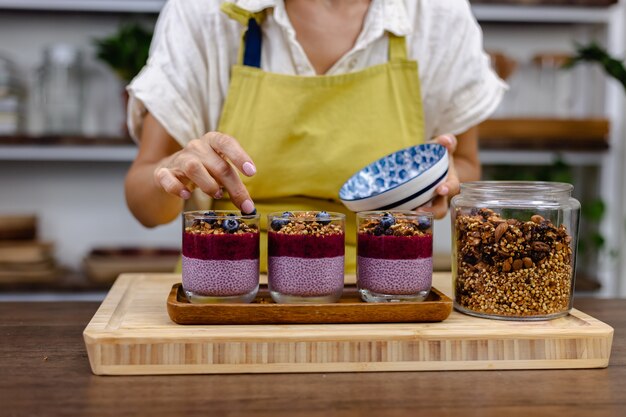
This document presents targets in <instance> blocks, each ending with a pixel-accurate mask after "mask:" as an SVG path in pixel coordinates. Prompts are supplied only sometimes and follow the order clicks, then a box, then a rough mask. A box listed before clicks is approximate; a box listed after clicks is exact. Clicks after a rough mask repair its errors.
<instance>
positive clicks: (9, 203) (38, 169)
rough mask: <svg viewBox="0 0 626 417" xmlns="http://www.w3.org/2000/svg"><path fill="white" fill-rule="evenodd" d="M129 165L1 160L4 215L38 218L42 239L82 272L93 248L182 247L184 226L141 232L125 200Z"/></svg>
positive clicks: (0, 204)
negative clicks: (82, 265) (126, 174)
mask: <svg viewBox="0 0 626 417" xmlns="http://www.w3.org/2000/svg"><path fill="white" fill-rule="evenodd" d="M127 166H128V164H127V163H108V162H107V163H99V162H90V163H82V162H81V163H78V162H38V163H26V162H1V163H0V213H3V214H11V213H13V214H15V213H24V214H31V213H34V214H37V216H38V218H39V231H40V238H41V239H42V240H45V241H52V242H54V243H55V249H56V250H55V253H56V256H57V259H58V260H59V261H60V262H61V263H62V264H63V265H65V266H69V267H72V268H79V267H80V262H81V260H82V259H83V257H84V256H85V255H86V254H87V253H88V252H89V250H90V249H91V248H92V247H94V246H107V245H110V246H115V247H119V246H150V247H174V248H176V247H179V246H180V230H181V229H180V223H179V222H173V223H171V224H169V225H166V226H161V227H159V228H156V229H146V228H143V227H142V226H141V225H140V224H139V223H137V221H136V220H135V219H134V218H133V217H132V216H131V214H130V212H129V211H128V210H127V208H126V203H125V200H124V190H123V181H124V175H125V173H126V170H127Z"/></svg>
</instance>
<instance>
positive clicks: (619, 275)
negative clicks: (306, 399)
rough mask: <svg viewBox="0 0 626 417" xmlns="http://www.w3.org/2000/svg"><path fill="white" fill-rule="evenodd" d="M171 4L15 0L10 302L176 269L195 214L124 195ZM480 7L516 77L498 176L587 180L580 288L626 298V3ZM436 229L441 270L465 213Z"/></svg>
mask: <svg viewBox="0 0 626 417" xmlns="http://www.w3.org/2000/svg"><path fill="white" fill-rule="evenodd" d="M163 3H164V0H0V300H1V299H8V298H12V299H16V298H20V297H21V298H22V299H24V298H26V297H28V298H30V299H33V298H34V299H38V298H39V299H54V298H56V297H64V298H73V299H89V298H102V296H103V294H104V293H103V291H105V290H106V289H107V288H108V287H109V286H110V285H111V283H112V281H113V280H114V278H115V277H116V276H117V274H118V273H119V272H121V271H146V272H151V271H171V270H172V268H173V266H174V264H175V262H176V259H177V252H178V249H179V246H180V224H179V223H178V222H174V223H172V224H170V225H167V226H163V227H160V228H157V229H151V230H149V229H144V228H143V227H142V226H140V225H139V224H138V223H137V222H136V221H135V220H134V219H133V218H132V216H131V215H130V213H129V212H128V210H127V208H126V204H125V200H124V192H123V180H124V176H125V173H126V171H127V169H128V167H129V165H130V163H131V161H132V160H133V157H134V155H135V153H136V147H135V145H134V144H133V143H132V141H131V140H130V139H129V138H128V135H127V132H126V129H125V100H126V98H125V94H124V85H125V84H126V83H127V81H128V79H130V78H132V76H133V75H134V74H135V73H136V71H137V70H138V68H140V67H141V65H142V63H143V61H142V60H145V54H146V53H147V47H148V45H149V41H150V37H151V33H152V30H153V27H154V24H155V21H156V18H157V15H158V12H159V10H160V8H161V7H162V6H163ZM472 8H473V11H474V14H475V16H476V18H477V19H478V21H479V23H480V24H481V26H482V28H483V31H484V43H485V48H486V49H487V50H488V52H489V54H490V57H491V62H492V65H493V66H494V68H495V69H496V70H497V72H498V73H499V74H500V76H501V77H503V78H505V79H506V81H507V82H508V83H509V85H510V91H509V92H508V94H507V96H506V97H505V99H504V102H503V103H502V105H501V106H500V108H499V109H498V110H497V112H496V114H494V116H493V118H492V119H491V120H488V121H487V122H485V123H484V124H482V125H481V126H480V136H481V159H482V161H483V165H484V175H483V176H484V179H529V180H548V181H565V182H570V183H573V184H574V186H575V194H576V195H575V197H577V198H578V199H579V200H580V201H581V203H582V207H583V209H582V212H583V214H582V220H581V229H580V238H579V241H580V247H579V256H578V265H577V267H578V269H577V278H576V279H577V282H576V285H577V288H576V290H577V293H579V294H580V293H585V294H586V295H593V296H598V297H615V296H622V297H624V296H626V274H624V273H623V271H624V269H625V267H626V244H625V243H626V204H625V202H626V195H625V194H626V193H625V192H624V185H623V183H624V177H625V175H624V174H625V172H624V171H625V169H624V165H625V164H624V162H625V159H626V147H625V146H624V140H625V138H624V136H625V134H626V132H624V116H626V114H625V108H624V97H625V94H626V93H625V90H624V84H622V83H624V82H626V74H624V73H622V72H620V68H621V66H620V61H621V60H622V59H623V57H624V53H625V52H626V33H625V31H624V26H625V24H626V13H625V10H626V3H625V2H623V1H617V0H547V1H542V0H500V1H488V0H483V1H477V0H476V1H472ZM604 54H608V55H604ZM575 56H579V57H584V58H585V59H584V60H581V62H578V63H576V64H575V65H570V66H571V68H570V69H564V66H565V65H567V64H568V63H570V64H571V62H572V58H573V57H575ZM609 57H612V58H614V59H615V60H610V58H609ZM597 62H604V64H605V66H606V67H607V68H604V67H603V66H602V65H600V64H598V63H597ZM607 69H608V72H607ZM620 77H621V82H622V83H620ZM435 234H436V236H435V240H436V259H437V261H436V264H437V268H438V269H446V268H449V264H450V225H449V219H445V220H442V221H439V222H437V224H436V228H435Z"/></svg>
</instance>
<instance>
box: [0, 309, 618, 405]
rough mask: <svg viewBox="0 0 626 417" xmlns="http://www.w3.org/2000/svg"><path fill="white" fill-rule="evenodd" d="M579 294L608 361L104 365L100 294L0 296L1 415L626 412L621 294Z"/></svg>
mask: <svg viewBox="0 0 626 417" xmlns="http://www.w3.org/2000/svg"><path fill="white" fill-rule="evenodd" d="M575 305H576V307H577V308H579V309H581V310H583V311H585V312H586V313H588V314H591V315H593V316H595V317H596V318H598V319H600V320H602V321H604V322H606V323H608V324H609V325H611V326H613V327H614V328H615V336H614V340H613V350H612V355H611V362H610V366H609V367H608V368H607V369H591V370H564V371H560V370H558V371H557V370H551V371H468V372H450V371H448V372H395V373H359V374H348V373H346V374H267V375H190V376H142V377H98V376H94V375H93V374H92V373H91V371H90V368H89V363H88V360H87V353H86V352H85V346H84V343H83V338H82V331H83V329H84V328H85V326H86V325H87V323H88V321H89V319H90V318H91V317H92V316H93V314H94V313H95V311H96V309H97V308H98V303H0V416H44V415H45V416H53V415H54V416H56V415H63V416H69V415H88V416H92V415H93V416H110V415H141V416H167V417H173V416H195V415H202V416H206V415H218V416H222V417H227V416H241V415H254V416H272V417H279V416H290V417H293V416H296V417H297V416H323V417H328V416H357V415H366V416H409V415H416V413H417V411H418V410H424V411H426V414H427V415H453V414H457V415H464V416H472V415H477V416H485V415H497V416H502V415H505V416H506V417H511V416H515V415H524V416H527V415H532V416H541V415H559V416H562V415H564V416H567V417H573V416H590V415H601V416H618V415H624V413H625V412H626V388H624V387H626V382H625V381H626V300H598V299H580V300H577V301H576V303H575Z"/></svg>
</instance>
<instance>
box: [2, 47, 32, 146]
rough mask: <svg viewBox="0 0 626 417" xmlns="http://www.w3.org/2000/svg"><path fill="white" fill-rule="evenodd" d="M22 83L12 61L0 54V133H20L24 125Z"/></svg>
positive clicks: (23, 92)
mask: <svg viewBox="0 0 626 417" xmlns="http://www.w3.org/2000/svg"><path fill="white" fill-rule="evenodd" d="M25 98H26V92H25V88H24V83H23V81H22V79H21V77H20V71H19V69H18V67H17V65H15V63H14V62H13V61H11V60H10V59H8V58H5V57H3V56H1V55H0V135H15V134H19V133H22V132H23V131H24V127H25V117H24V116H25V110H26V109H25Z"/></svg>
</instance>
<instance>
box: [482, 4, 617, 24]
mask: <svg viewBox="0 0 626 417" xmlns="http://www.w3.org/2000/svg"><path fill="white" fill-rule="evenodd" d="M472 11H473V12H474V16H475V17H476V19H477V20H478V21H480V22H512V23H563V24H579V23H585V24H608V23H609V22H611V19H612V16H611V14H612V13H613V12H614V10H613V6H608V7H607V6H605V7H580V6H521V5H509V4H497V5H496V4H472Z"/></svg>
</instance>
